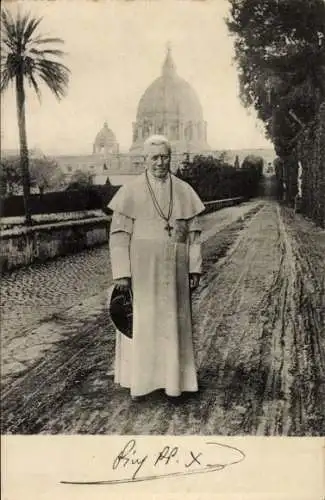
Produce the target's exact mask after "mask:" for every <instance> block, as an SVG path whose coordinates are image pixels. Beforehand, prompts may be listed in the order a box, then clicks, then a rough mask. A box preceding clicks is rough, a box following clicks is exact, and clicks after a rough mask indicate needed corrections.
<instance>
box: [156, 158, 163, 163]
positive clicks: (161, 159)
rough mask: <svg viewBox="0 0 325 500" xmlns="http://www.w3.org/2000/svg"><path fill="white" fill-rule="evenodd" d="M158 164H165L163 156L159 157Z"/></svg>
mask: <svg viewBox="0 0 325 500" xmlns="http://www.w3.org/2000/svg"><path fill="white" fill-rule="evenodd" d="M157 163H158V165H162V164H163V158H162V156H158V160H157Z"/></svg>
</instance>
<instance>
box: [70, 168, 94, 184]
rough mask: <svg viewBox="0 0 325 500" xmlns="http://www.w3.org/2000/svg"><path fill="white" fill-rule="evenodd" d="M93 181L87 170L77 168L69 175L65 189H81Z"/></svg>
mask: <svg viewBox="0 0 325 500" xmlns="http://www.w3.org/2000/svg"><path fill="white" fill-rule="evenodd" d="M92 183H93V181H92V176H91V174H90V173H89V172H85V171H84V170H81V169H78V170H75V171H74V172H73V174H72V175H71V178H70V181H69V185H68V188H67V189H80V188H81V189H82V188H86V187H88V186H91V185H92Z"/></svg>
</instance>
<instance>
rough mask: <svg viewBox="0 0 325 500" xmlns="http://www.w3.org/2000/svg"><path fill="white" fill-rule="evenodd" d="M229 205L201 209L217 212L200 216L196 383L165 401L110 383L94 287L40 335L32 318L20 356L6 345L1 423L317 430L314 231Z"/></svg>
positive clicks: (28, 429)
mask: <svg viewBox="0 0 325 500" xmlns="http://www.w3.org/2000/svg"><path fill="white" fill-rule="evenodd" d="M234 208H239V207H233V208H231V209H226V210H228V211H229V214H233V210H234ZM241 210H242V211H241V213H238V214H237V217H235V218H234V219H233V218H232V217H233V215H229V218H228V223H227V224H226V223H225V224H224V226H222V225H221V224H219V225H218V221H217V219H215V220H213V215H214V216H215V217H218V214H220V216H222V217H224V215H225V212H224V211H221V212H222V214H221V212H220V213H219V212H218V213H217V214H210V215H208V216H206V218H205V219H204V225H205V227H204V229H205V238H204V239H205V243H204V247H203V253H204V277H203V280H202V283H201V286H200V288H199V290H198V291H197V292H196V294H195V297H194V303H193V313H194V342H195V352H196V360H197V366H198V373H199V381H200V392H199V394H197V395H192V396H187V397H184V398H183V400H181V401H180V402H179V403H173V402H171V401H169V400H168V399H167V398H166V397H165V396H164V395H163V394H162V393H160V392H159V391H158V392H157V393H154V394H152V395H150V396H149V397H148V398H147V399H146V400H145V401H142V402H141V403H134V402H132V401H130V398H129V395H128V391H127V390H124V389H120V388H117V387H116V386H115V385H114V383H113V378H112V376H111V369H112V362H113V353H114V330H113V328H112V325H111V324H110V322H109V318H108V316H107V313H106V311H105V307H104V302H105V293H103V291H102V292H101V293H99V294H97V295H93V296H92V297H88V299H87V301H86V302H83V303H82V304H81V305H80V306H78V305H77V304H75V305H74V306H73V307H71V308H70V309H68V310H64V311H63V310H62V311H61V312H60V313H57V314H56V316H55V317H54V318H52V322H51V321H50V322H46V323H44V325H46V328H45V326H44V325H43V328H44V331H43V340H42V341H41V342H40V339H41V338H42V330H41V331H40V330H39V329H40V328H41V329H42V325H39V326H38V329H37V328H36V329H35V330H34V331H33V335H35V338H36V339H37V341H36V342H35V346H34V349H35V350H36V351H37V349H38V351H37V352H38V355H36V354H37V353H36V354H35V352H34V354H33V353H31V354H30V355H26V356H25V360H24V359H23V358H24V355H23V353H24V351H26V349H19V346H18V345H16V349H15V350H14V352H15V355H16V356H18V357H19V356H20V361H18V362H23V363H25V365H26V366H25V370H22V369H20V370H17V372H16V379H14V378H13V376H12V374H13V373H14V370H13V371H11V372H10V370H9V372H8V375H7V378H6V384H5V387H4V391H3V399H2V411H3V432H7V433H17V432H19V433H27V434H28V433H52V434H54V433H80V434H114V433H117V434H166V433H167V434H221V435H236V434H253V435H254V434H255V435H314V436H315V435H323V434H324V432H325V425H324V416H323V408H324V406H325V397H324V396H325V394H324V305H325V304H324V276H325V272H324V274H321V273H322V271H324V259H323V255H324V253H322V251H324V250H325V237H324V231H323V232H322V231H319V230H316V229H315V228H314V227H313V226H312V225H311V224H310V223H308V222H306V221H303V220H302V219H301V218H299V217H295V218H293V217H292V215H291V213H290V212H288V211H283V212H281V210H280V209H279V207H278V206H277V205H276V204H275V203H272V202H263V203H260V202H255V204H254V205H253V204H252V205H250V206H246V209H245V210H244V209H243V208H242V209H241ZM229 221H231V222H229ZM219 222H220V221H219ZM310 237H311V238H310ZM101 250H102V251H103V250H104V249H101ZM105 286H106V285H105ZM58 331H60V334H58ZM49 332H52V336H51V337H53V338H54V340H53V341H52V339H51V340H49V335H48V333H49ZM28 339H29V342H30V336H28ZM46 339H48V344H46ZM13 340H14V339H11V341H10V342H9V343H8V346H9V344H11V343H12V342H13ZM27 344H28V345H27V348H30V345H31V344H30V343H27ZM40 348H41V349H43V351H40ZM27 350H28V349H27ZM40 352H42V356H41V357H39V353H40ZM33 356H34V357H33ZM8 359H9V358H8ZM28 360H29V361H30V363H31V360H33V363H32V365H28ZM36 360H37V361H36ZM8 363H9V361H8ZM7 366H8V368H10V366H11V368H12V366H13V365H12V364H11V365H10V363H9V364H7Z"/></svg>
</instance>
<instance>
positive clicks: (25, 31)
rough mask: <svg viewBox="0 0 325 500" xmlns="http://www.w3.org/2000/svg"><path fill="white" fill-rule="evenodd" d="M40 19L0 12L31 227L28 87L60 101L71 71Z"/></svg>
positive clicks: (4, 68)
mask: <svg viewBox="0 0 325 500" xmlns="http://www.w3.org/2000/svg"><path fill="white" fill-rule="evenodd" d="M41 20H42V19H41V18H35V17H33V16H32V15H30V14H21V13H20V11H18V14H17V15H16V16H13V15H12V14H11V13H10V12H9V11H8V10H6V9H3V10H2V11H1V49H2V50H1V84H0V88H1V92H3V91H5V90H6V89H7V88H8V87H9V85H10V84H11V83H13V84H14V85H15V90H16V100H17V116H18V129H19V147H20V166H21V176H22V182H23V189H24V204H25V216H26V223H27V224H30V223H31V216H30V210H29V197H30V172H29V156H28V145H27V135H26V116H25V84H26V83H27V84H28V85H29V86H30V87H32V88H33V89H34V91H35V92H36V94H37V96H38V97H39V99H40V97H41V89H40V83H45V85H46V86H47V87H48V88H49V89H50V90H51V91H52V92H53V94H54V95H55V96H56V97H57V98H58V99H61V98H62V97H63V96H64V95H65V93H66V89H67V86H68V81H69V70H68V68H67V67H66V66H64V65H63V64H62V63H60V62H58V61H57V60H56V59H57V58H60V57H62V56H63V55H64V53H63V51H62V50H60V49H58V48H57V45H58V44H62V43H63V41H62V40H61V39H60V38H50V37H43V36H42V35H40V34H38V27H39V25H40V23H41Z"/></svg>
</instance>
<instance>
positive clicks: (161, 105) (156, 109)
mask: <svg viewBox="0 0 325 500" xmlns="http://www.w3.org/2000/svg"><path fill="white" fill-rule="evenodd" d="M153 118H155V119H157V118H161V119H165V118H168V119H174V118H175V119H179V120H182V121H193V122H200V121H203V112H202V107H201V104H200V101H199V98H198V96H197V94H196V92H195V91H194V90H193V88H192V87H191V86H190V84H189V83H188V82H187V81H186V80H184V79H183V78H181V77H179V76H178V75H177V72H176V68H175V64H174V61H173V59H172V56H171V50H170V48H168V50H167V54H166V59H165V61H164V64H163V67H162V73H161V76H160V77H158V78H157V79H156V80H154V82H153V83H152V84H151V85H149V87H148V88H147V90H146V91H145V92H144V94H143V96H142V97H141V99H140V102H139V105H138V111H137V117H136V120H137V121H145V120H147V119H148V120H151V119H153Z"/></svg>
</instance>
